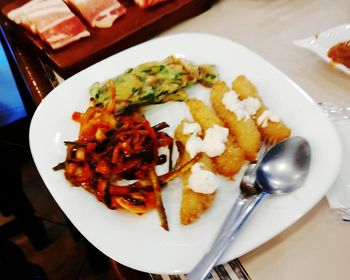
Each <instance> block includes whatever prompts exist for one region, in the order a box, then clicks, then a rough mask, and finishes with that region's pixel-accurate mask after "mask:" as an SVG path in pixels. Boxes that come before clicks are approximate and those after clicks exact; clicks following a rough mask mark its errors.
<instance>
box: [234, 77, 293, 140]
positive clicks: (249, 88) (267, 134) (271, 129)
mask: <svg viewBox="0 0 350 280" xmlns="http://www.w3.org/2000/svg"><path fill="white" fill-rule="evenodd" d="M232 88H233V89H234V90H235V91H236V93H237V95H238V98H239V99H240V100H244V99H246V98H248V97H254V98H257V99H259V100H260V102H261V107H260V108H259V110H258V111H257V113H256V114H255V115H254V116H253V120H254V121H255V122H256V123H257V120H258V118H259V117H260V116H261V115H262V114H263V113H264V112H265V111H267V110H268V108H267V107H266V106H265V105H264V102H263V100H262V98H261V96H260V95H259V93H258V91H257V89H256V87H255V86H254V85H253V84H252V82H250V81H249V80H248V79H247V78H246V77H245V76H243V75H240V76H238V77H237V78H236V79H235V80H234V81H233V83H232ZM258 129H259V131H260V133H261V136H262V138H263V139H269V140H274V141H276V142H279V141H282V140H284V139H286V138H288V137H289V136H290V134H291V130H290V128H288V127H287V126H286V125H285V124H284V123H283V122H281V121H280V122H272V121H270V120H269V121H268V123H267V126H266V127H262V126H259V125H258Z"/></svg>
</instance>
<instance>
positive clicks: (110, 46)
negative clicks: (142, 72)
mask: <svg viewBox="0 0 350 280" xmlns="http://www.w3.org/2000/svg"><path fill="white" fill-rule="evenodd" d="M5 2H8V1H5ZM26 2H28V0H15V1H11V2H8V3H7V4H5V6H3V8H2V9H1V12H2V13H1V17H2V22H3V25H4V28H6V29H8V31H9V32H10V33H11V35H12V36H13V37H15V39H16V40H21V41H24V42H25V43H27V44H28V46H29V47H31V48H34V50H35V51H36V52H37V53H38V54H39V55H40V56H41V57H42V58H43V59H44V60H45V61H47V63H48V64H49V65H50V66H51V67H52V68H53V69H54V70H55V71H56V72H57V73H58V74H59V75H61V76H62V77H63V78H68V77H69V76H71V75H73V74H75V73H76V72H78V71H80V70H82V69H84V68H86V67H87V66H90V65H92V64H94V63H96V62H98V61H100V60H101V59H104V58H106V57H108V56H110V55H112V54H114V53H116V52H119V51H121V50H124V49H126V48H128V47H131V46H133V45H136V44H138V43H141V42H143V41H145V40H147V39H149V38H151V37H153V36H154V35H156V34H157V33H160V32H161V31H164V30H166V29H167V28H169V27H171V26H173V25H175V24H177V23H179V22H181V21H183V20H185V19H188V18H190V17H193V16H195V15H198V14H200V13H202V12H204V11H205V10H207V9H208V8H210V5H211V2H212V0H169V2H164V3H162V4H160V5H158V6H154V7H151V8H149V9H146V10H142V9H140V8H139V7H137V6H136V5H135V4H134V3H133V1H132V0H120V2H121V3H122V4H124V5H125V7H126V8H127V13H126V14H125V15H124V16H122V17H120V18H118V19H117V20H116V21H115V22H114V24H113V26H112V27H111V28H108V29H99V28H90V27H88V29H89V31H90V33H91V36H90V37H87V38H83V39H81V40H79V41H77V42H74V43H73V44H70V45H68V46H66V47H64V48H62V49H59V50H52V49H51V48H50V47H49V46H47V45H46V44H45V43H43V42H42V41H41V40H40V39H39V38H38V37H37V36H34V35H32V34H31V33H30V32H28V31H27V30H26V29H24V28H23V27H21V26H19V25H17V24H15V23H14V22H12V21H11V20H9V19H8V18H7V17H6V15H7V13H8V12H9V11H11V10H12V9H15V8H17V7H19V6H21V5H23V4H24V3H26ZM82 21H83V22H84V20H82ZM86 26H88V24H87V23H86Z"/></svg>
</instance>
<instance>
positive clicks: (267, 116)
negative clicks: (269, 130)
mask: <svg viewBox="0 0 350 280" xmlns="http://www.w3.org/2000/svg"><path fill="white" fill-rule="evenodd" d="M269 121H271V122H279V121H280V119H279V118H278V117H277V116H276V115H275V114H273V113H272V112H271V111H269V110H266V111H264V112H263V113H262V114H261V115H260V116H259V118H258V120H257V124H258V126H261V127H266V126H267V124H268V122H269Z"/></svg>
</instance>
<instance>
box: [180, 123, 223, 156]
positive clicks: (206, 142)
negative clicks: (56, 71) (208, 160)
mask: <svg viewBox="0 0 350 280" xmlns="http://www.w3.org/2000/svg"><path fill="white" fill-rule="evenodd" d="M195 124H196V123H192V124H190V125H189V126H188V127H186V129H185V126H184V131H185V130H186V132H189V131H190V133H187V134H192V135H191V136H190V138H189V139H188V140H187V143H186V151H187V152H188V153H189V154H190V156H191V158H193V157H194V156H195V155H196V154H198V153H200V152H204V153H206V154H207V155H208V156H209V157H216V156H219V155H221V154H222V153H223V152H224V151H225V143H226V141H227V137H228V134H229V131H228V129H227V128H226V127H222V126H219V125H214V126H213V127H211V128H209V129H207V130H206V132H205V136H204V138H203V139H201V138H200V137H198V136H197V134H198V132H200V131H199V130H198V127H197V125H198V126H199V124H197V125H195ZM199 128H200V127H199ZM191 131H193V132H191ZM184 134H185V133H184Z"/></svg>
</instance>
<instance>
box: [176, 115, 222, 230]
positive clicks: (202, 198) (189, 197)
mask: <svg viewBox="0 0 350 280" xmlns="http://www.w3.org/2000/svg"><path fill="white" fill-rule="evenodd" d="M184 122H186V121H182V122H181V123H180V125H179V126H178V127H177V128H176V130H175V139H176V140H177V141H180V142H181V144H182V145H183V146H184V147H185V146H186V142H187V140H188V138H189V137H190V135H184V134H183V126H184ZM189 160H190V155H189V154H188V153H187V152H186V151H184V154H183V156H182V157H181V160H180V162H179V163H178V164H179V165H180V166H182V165H183V164H185V163H186V162H188V161H189ZM198 162H200V163H202V164H203V165H202V167H203V168H204V169H207V170H209V171H211V170H213V168H214V167H213V166H212V165H213V164H212V161H211V159H210V158H209V157H208V156H207V155H206V154H204V153H203V154H202V156H201V158H200V159H199V161H198ZM190 175H191V171H188V172H186V174H184V175H183V176H182V177H181V179H182V183H183V187H182V201H181V209H180V222H181V224H183V225H188V224H191V223H193V222H194V221H196V220H197V219H198V218H199V217H200V216H201V215H202V214H203V213H204V211H205V210H207V209H208V208H209V207H210V206H211V205H212V203H213V200H214V198H215V195H216V192H214V193H212V194H202V193H196V192H194V191H192V190H191V189H190V188H189V187H188V180H189V177H190Z"/></svg>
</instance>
